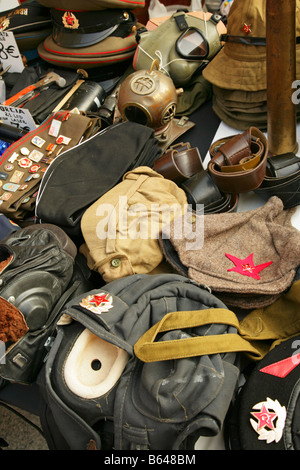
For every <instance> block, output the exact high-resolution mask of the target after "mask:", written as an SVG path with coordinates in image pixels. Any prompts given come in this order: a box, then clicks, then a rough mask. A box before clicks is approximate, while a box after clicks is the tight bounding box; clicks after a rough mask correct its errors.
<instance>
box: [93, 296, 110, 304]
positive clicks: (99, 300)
mask: <svg viewBox="0 0 300 470" xmlns="http://www.w3.org/2000/svg"><path fill="white" fill-rule="evenodd" d="M103 302H109V300H108V299H107V298H106V294H103V295H97V294H96V295H93V297H92V298H91V299H90V303H91V304H95V305H96V306H97V307H98V306H99V305H101V304H102V303H103Z"/></svg>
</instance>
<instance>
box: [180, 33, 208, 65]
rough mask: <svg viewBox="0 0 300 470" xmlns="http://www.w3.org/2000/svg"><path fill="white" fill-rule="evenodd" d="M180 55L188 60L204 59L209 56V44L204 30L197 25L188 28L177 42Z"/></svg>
mask: <svg viewBox="0 0 300 470" xmlns="http://www.w3.org/2000/svg"><path fill="white" fill-rule="evenodd" d="M175 49H176V52H177V54H178V55H179V56H181V57H183V58H184V59H187V60H203V59H206V58H207V57H208V54H209V44H208V42H207V40H206V39H205V37H204V36H203V34H202V32H201V31H200V30H199V29H198V28H195V27H193V26H192V27H190V28H187V29H186V30H185V31H184V32H183V33H182V34H181V35H180V36H179V38H178V39H177V41H176V44H175Z"/></svg>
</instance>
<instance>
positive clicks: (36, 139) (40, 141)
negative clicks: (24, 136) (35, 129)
mask: <svg viewBox="0 0 300 470" xmlns="http://www.w3.org/2000/svg"><path fill="white" fill-rule="evenodd" d="M45 142H46V141H45V140H44V139H42V138H41V137H38V136H37V135H36V136H34V137H33V139H32V140H31V143H32V144H33V145H35V146H36V147H39V148H42V147H43V145H44V143H45Z"/></svg>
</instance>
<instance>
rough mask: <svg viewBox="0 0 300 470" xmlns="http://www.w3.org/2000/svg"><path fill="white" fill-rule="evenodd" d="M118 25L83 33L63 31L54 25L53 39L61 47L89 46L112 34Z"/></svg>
mask: <svg viewBox="0 0 300 470" xmlns="http://www.w3.org/2000/svg"><path fill="white" fill-rule="evenodd" d="M117 27H118V25H115V26H111V27H110V28H107V29H105V30H103V31H99V32H95V33H84V34H82V33H78V32H76V31H71V32H70V31H62V30H60V29H59V28H57V27H56V26H55V25H53V29H52V39H53V41H54V42H55V43H56V44H57V45H58V46H61V47H67V48H69V47H70V48H73V47H74V48H75V47H88V46H91V45H93V44H96V43H98V42H100V41H103V39H105V38H107V37H108V36H110V35H111V34H112V33H113V32H114V31H115V30H116V29H117Z"/></svg>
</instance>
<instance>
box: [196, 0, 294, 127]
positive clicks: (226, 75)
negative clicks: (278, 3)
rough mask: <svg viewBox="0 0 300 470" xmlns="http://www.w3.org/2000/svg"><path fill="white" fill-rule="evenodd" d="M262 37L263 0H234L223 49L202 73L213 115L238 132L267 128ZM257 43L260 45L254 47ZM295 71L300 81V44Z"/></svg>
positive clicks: (264, 50) (264, 7)
mask: <svg viewBox="0 0 300 470" xmlns="http://www.w3.org/2000/svg"><path fill="white" fill-rule="evenodd" d="M296 35H297V36H300V1H299V0H297V2H296ZM236 37H238V38H239V42H236ZM265 38H266V0H249V1H247V2H245V1H244V0H235V1H234V3H233V4H232V6H231V8H230V11H229V14H228V17H227V35H225V37H224V40H225V43H224V47H223V48H222V50H221V51H220V52H219V53H218V54H217V55H216V56H215V57H214V58H213V59H212V61H211V62H210V63H209V64H208V65H207V67H206V68H205V69H204V71H203V76H204V77H205V78H206V79H207V80H208V81H209V82H210V83H212V85H213V109H214V111H215V113H216V114H217V116H218V117H219V118H220V119H222V120H223V121H224V122H225V123H226V124H228V125H229V126H231V127H233V128H235V129H238V130H245V129H247V128H248V127H250V126H255V127H258V128H259V129H261V130H266V129H267V91H266V88H267V71H266V45H265V41H264V39H265ZM255 39H256V40H257V41H255ZM262 39H263V41H262ZM258 42H260V43H261V44H262V45H256V44H258ZM296 70H297V77H296V78H297V79H299V78H300V44H297V46H296ZM296 112H297V118H299V116H300V107H299V105H296Z"/></svg>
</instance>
